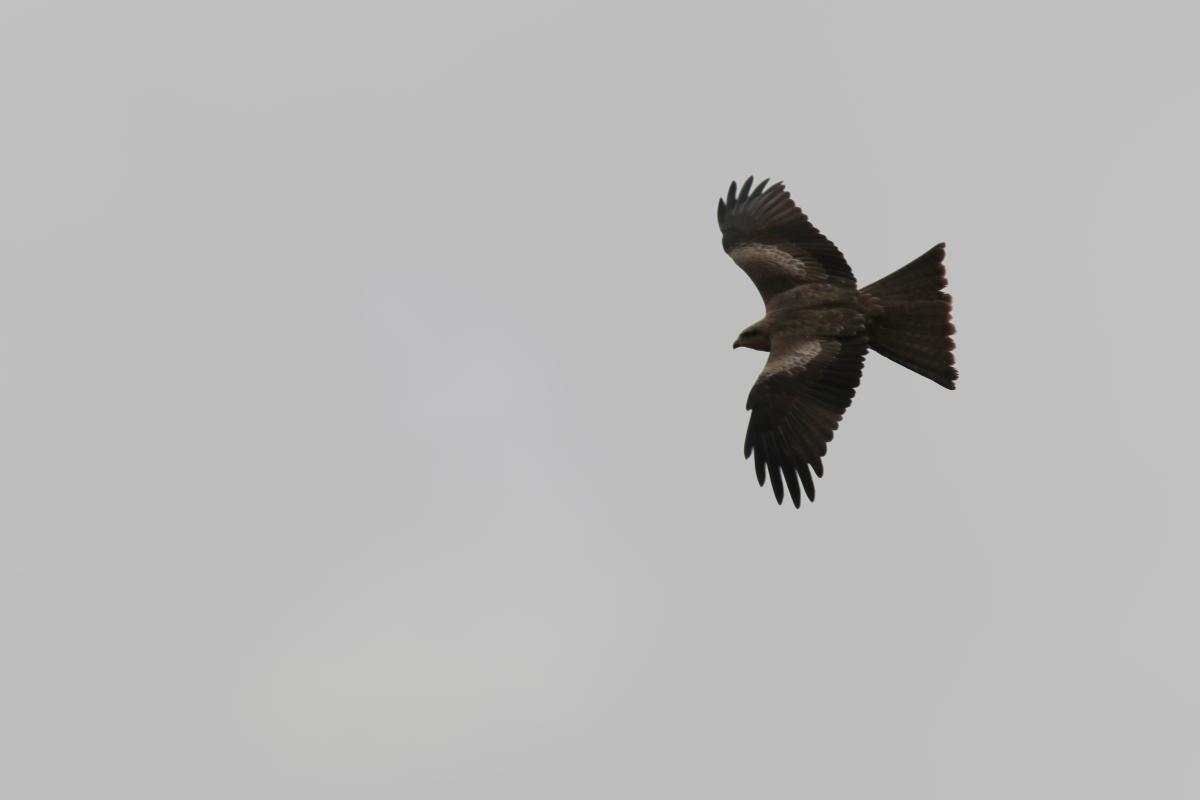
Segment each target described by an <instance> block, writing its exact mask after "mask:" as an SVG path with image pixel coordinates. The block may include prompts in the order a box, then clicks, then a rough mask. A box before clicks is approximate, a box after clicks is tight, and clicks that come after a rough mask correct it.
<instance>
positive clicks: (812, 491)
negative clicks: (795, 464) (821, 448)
mask: <svg viewBox="0 0 1200 800" xmlns="http://www.w3.org/2000/svg"><path fill="white" fill-rule="evenodd" d="M797 471H798V472H799V473H800V482H801V483H803V484H804V493H805V494H806V495H808V502H810V503H811V502H812V501H813V500H816V499H817V489H816V487H815V486H813V479H812V475H810V474H809V472H808V464H805V463H804V462H803V461H801V462H800V466H799V468H798V469H797Z"/></svg>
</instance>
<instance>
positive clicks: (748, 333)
mask: <svg viewBox="0 0 1200 800" xmlns="http://www.w3.org/2000/svg"><path fill="white" fill-rule="evenodd" d="M733 347H734V349H737V348H739V347H749V348H750V349H751V350H764V351H770V349H771V337H769V336H768V335H767V332H766V330H765V329H764V328H763V325H762V323H755V324H753V325H751V326H750V327H749V328H746V330H744V331H742V332H741V333H739V334H738V337H737V339H735V340H734V342H733Z"/></svg>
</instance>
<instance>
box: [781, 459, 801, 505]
mask: <svg viewBox="0 0 1200 800" xmlns="http://www.w3.org/2000/svg"><path fill="white" fill-rule="evenodd" d="M783 478H784V480H786V481H787V488H788V494H790V495H791V496H792V505H794V506H795V507H796V508H799V507H800V484H799V482H797V480H796V470H795V469H794V468H793V467H792V465H791V464H786V465H785V466H784V468H783Z"/></svg>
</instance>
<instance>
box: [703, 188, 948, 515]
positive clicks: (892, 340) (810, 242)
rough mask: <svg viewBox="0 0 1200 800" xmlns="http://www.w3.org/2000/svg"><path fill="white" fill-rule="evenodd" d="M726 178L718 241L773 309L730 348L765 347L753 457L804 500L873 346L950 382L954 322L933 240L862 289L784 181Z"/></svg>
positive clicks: (751, 439)
mask: <svg viewBox="0 0 1200 800" xmlns="http://www.w3.org/2000/svg"><path fill="white" fill-rule="evenodd" d="M766 183H767V182H766V181H763V182H762V183H760V184H759V185H758V186H757V187H755V188H754V189H753V190H751V186H752V184H753V178H751V179H749V180H747V181H746V182H745V184H743V186H742V189H741V192H740V193H739V192H738V190H737V185H736V183H735V184H732V185H730V187H729V195H728V197H727V198H725V199H722V200H721V202H720V204H719V205H718V207H717V220H718V222H719V224H720V226H721V232H722V235H723V238H722V245H723V247H724V248H725V251H726V252H727V253H728V254H729V256H730V257H731V258H732V259H733V260H734V262H736V263H737V265H738V266H739V267H741V268H742V270H743V271H745V273H746V274H747V275H748V276H749V277H750V279H751V280H752V281H753V282H754V285H755V286H756V287H757V288H758V291H759V294H761V295H762V299H763V304H764V306H765V307H766V314H765V315H764V316H763V318H762V319H761V320H759V321H758V322H756V323H754V324H753V325H750V326H749V327H748V328H746V329H745V330H744V331H742V333H741V334H740V335H739V336H738V338H737V341H735V342H734V345H733V346H734V347H735V348H736V347H749V348H751V349H755V350H764V351H766V352H768V353H769V354H770V355H768V357H767V363H766V365H765V366H764V367H763V371H762V373H761V374H760V375H759V377H758V380H757V381H756V382H755V384H754V387H753V388H752V389H751V390H750V397H749V399H748V400H747V402H746V407H747V408H748V409H749V410H750V412H751V415H750V425H749V428H748V430H747V431H746V446H745V453H746V457H747V458H749V457H750V456H751V455H753V456H754V466H755V472H756V473H757V475H758V482H759V483H760V484H763V483H765V482H766V479H767V476H768V475H769V476H770V479H771V487H772V489H773V490H774V492H775V498H776V500H777V501H778V502H780V503H782V502H783V496H784V494H783V490H784V486H785V485H786V487H787V490H788V494H789V495H790V496H791V498H792V502H793V503H794V504H795V505H796V507H797V508H799V506H800V497H801V491H800V487H801V485H803V488H804V494H806V495H808V499H809V500H812V499H813V498H814V496H815V490H814V486H813V478H812V474H813V473H815V474H816V475H817V476H818V477H820V475H821V474H822V472H823V468H822V465H821V458H822V457H823V456H824V455H825V450H826V445H827V444H828V442H829V441H830V440H831V439H832V438H833V432H834V431H835V430H836V429H837V426H838V423H839V422H841V419H842V415H843V414H844V413H845V411H846V408H847V407H848V406H849V405H850V401H851V400H852V399H853V398H854V392H855V390H856V388H857V387H858V383H859V379H860V378H861V375H862V366H863V359H864V358H865V356H866V353H867V350H868V348H870V349H874V350H875V351H876V352H879V353H881V354H882V355H884V356H887V357H888V358H890V359H892V360H893V361H896V362H898V363H900V364H903V365H904V366H906V367H908V368H909V369H911V370H913V371H915V372H918V373H919V374H921V375H924V376H926V377H928V378H930V379H931V380H933V381H935V382H937V383H939V384H941V385H942V386H945V387H946V388H949V389H953V388H954V382H955V380H956V379H957V377H958V373H957V371H956V370H955V369H954V355H953V353H952V352H951V351H952V350H953V349H954V342H953V340H952V339H951V335H952V334H953V333H954V326H953V324H951V322H950V296H949V295H947V294H946V293H945V292H943V291H942V289H943V288H944V287H945V286H946V277H945V268H944V266H943V265H942V259H943V257H944V255H945V246H944V245H940V244H939V245H937V246H936V247H934V248H933V249H931V250H930V251H929V252H927V253H925V254H924V255H922V256H920V257H919V258H917V259H916V260H914V261H913V262H912V263H910V264H908V265H907V266H905V267H902V268H901V269H899V270H897V271H896V272H894V273H892V274H891V275H889V276H887V277H886V278H883V279H882V280H879V281H876V282H875V283H873V284H871V285H870V286H867V287H865V288H863V289H859V288H858V284H857V281H856V280H855V278H854V273H853V272H852V271H851V270H850V266H849V265H848V264H847V263H846V259H845V258H844V257H843V256H842V254H841V252H840V251H839V250H838V249H837V247H836V246H834V244H833V243H832V242H830V241H829V240H828V239H826V238H825V237H824V236H822V235H821V233H820V232H819V231H818V230H817V229H816V228H815V227H813V225H812V224H811V223H810V222H809V221H808V218H807V217H806V216H805V215H804V213H803V212H802V211H801V210H800V209H799V208H797V207H796V205H795V204H794V203H792V201H791V198H790V196H789V195H788V193H787V191H786V190H785V189H784V187H783V184H782V183H777V184H775V185H773V186H771V187H770V188H769V189H766V190H765V191H764V187H765V186H766Z"/></svg>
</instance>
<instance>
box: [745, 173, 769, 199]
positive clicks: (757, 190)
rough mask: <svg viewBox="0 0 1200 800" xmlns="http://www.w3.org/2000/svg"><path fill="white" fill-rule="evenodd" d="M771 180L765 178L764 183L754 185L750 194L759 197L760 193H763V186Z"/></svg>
mask: <svg viewBox="0 0 1200 800" xmlns="http://www.w3.org/2000/svg"><path fill="white" fill-rule="evenodd" d="M770 180H771V179H770V178H763V180H762V183H760V184H759V185H758V186H756V187H754V191H753V192H752V193H751V195H750V196H751V197H758V196H759V195H760V194H762V190H763V187H764V186H766V185H767V182H768V181H770Z"/></svg>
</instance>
